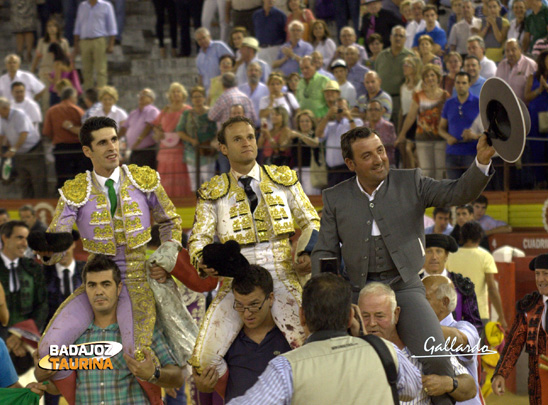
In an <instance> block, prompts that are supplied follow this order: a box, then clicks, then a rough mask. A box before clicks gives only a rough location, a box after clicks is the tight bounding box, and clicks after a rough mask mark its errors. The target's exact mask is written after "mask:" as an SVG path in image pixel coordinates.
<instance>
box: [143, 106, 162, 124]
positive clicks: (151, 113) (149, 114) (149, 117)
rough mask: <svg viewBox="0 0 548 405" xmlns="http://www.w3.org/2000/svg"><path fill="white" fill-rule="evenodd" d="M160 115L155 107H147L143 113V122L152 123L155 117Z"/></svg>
mask: <svg viewBox="0 0 548 405" xmlns="http://www.w3.org/2000/svg"><path fill="white" fill-rule="evenodd" d="M159 115H160V111H158V110H157V109H156V108H148V109H147V111H146V115H145V122H146V123H147V124H153V125H156V124H154V122H155V120H156V118H158V116H159Z"/></svg>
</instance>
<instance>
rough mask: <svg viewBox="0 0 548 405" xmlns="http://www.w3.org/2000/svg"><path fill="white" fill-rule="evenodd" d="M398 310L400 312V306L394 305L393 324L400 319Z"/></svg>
mask: <svg viewBox="0 0 548 405" xmlns="http://www.w3.org/2000/svg"><path fill="white" fill-rule="evenodd" d="M400 312H401V308H400V307H396V310H395V311H394V324H396V325H397V324H398V321H399V319H400Z"/></svg>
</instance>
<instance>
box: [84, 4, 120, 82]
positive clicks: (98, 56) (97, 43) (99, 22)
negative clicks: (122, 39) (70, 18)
mask: <svg viewBox="0 0 548 405" xmlns="http://www.w3.org/2000/svg"><path fill="white" fill-rule="evenodd" d="M117 33H118V27H117V25H116V18H115V16H114V8H113V7H112V4H111V3H109V2H108V1H105V0H87V1H83V2H82V3H80V5H79V6H78V12H77V14H76V24H75V25H74V56H76V55H78V53H80V52H81V53H82V74H83V76H84V90H87V89H91V88H94V87H103V86H105V85H106V84H107V53H112V51H113V49H114V41H115V38H116V34H117ZM94 70H96V72H95V74H96V75H97V85H95V84H94V82H93V73H94Z"/></svg>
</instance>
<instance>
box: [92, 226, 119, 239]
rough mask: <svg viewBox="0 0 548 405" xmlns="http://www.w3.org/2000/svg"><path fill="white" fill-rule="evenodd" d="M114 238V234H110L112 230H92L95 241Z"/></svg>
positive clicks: (108, 228) (97, 228)
mask: <svg viewBox="0 0 548 405" xmlns="http://www.w3.org/2000/svg"><path fill="white" fill-rule="evenodd" d="M113 237H114V233H113V232H112V228H110V227H107V228H99V227H96V228H94V229H93V238H94V239H95V240H110V239H112V238H113Z"/></svg>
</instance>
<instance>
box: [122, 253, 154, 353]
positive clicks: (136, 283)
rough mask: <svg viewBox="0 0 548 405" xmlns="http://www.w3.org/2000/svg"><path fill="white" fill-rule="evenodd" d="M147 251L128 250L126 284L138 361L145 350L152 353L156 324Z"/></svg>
mask: <svg viewBox="0 0 548 405" xmlns="http://www.w3.org/2000/svg"><path fill="white" fill-rule="evenodd" d="M145 249H146V248H145V247H144V246H142V247H141V248H139V249H135V250H126V263H127V264H126V265H127V267H126V275H127V276H128V277H126V280H125V283H124V284H125V286H126V288H127V290H128V294H129V297H130V299H131V308H132V313H133V338H134V343H135V358H136V359H138V357H140V355H143V356H144V354H143V350H144V349H147V350H149V351H151V352H152V350H151V349H150V346H151V344H152V333H153V332H154V323H155V322H156V307H155V300H154V294H153V293H152V290H151V289H150V286H149V285H148V282H147V279H146V272H145V266H144V262H145ZM130 275H131V277H130ZM154 357H156V356H154ZM143 359H144V357H143ZM156 361H157V359H156Z"/></svg>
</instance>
